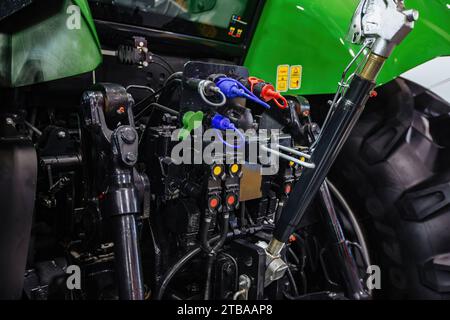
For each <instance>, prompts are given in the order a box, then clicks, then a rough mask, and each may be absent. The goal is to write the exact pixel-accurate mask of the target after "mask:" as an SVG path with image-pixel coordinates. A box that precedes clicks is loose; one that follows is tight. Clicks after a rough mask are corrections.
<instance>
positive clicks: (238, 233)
mask: <svg viewBox="0 0 450 320" xmlns="http://www.w3.org/2000/svg"><path fill="white" fill-rule="evenodd" d="M273 229H274V226H273V225H262V226H257V227H252V228H246V229H242V230H233V231H231V232H228V234H227V237H226V239H231V238H238V237H243V236H247V235H250V234H255V233H257V232H260V231H269V232H271V231H273ZM220 238H221V236H215V237H213V238H212V239H211V240H210V241H209V244H210V245H211V243H214V242H215V241H217V240H219V239H220ZM201 251H202V248H201V246H197V247H195V248H193V249H192V250H191V251H189V252H188V253H186V254H185V255H184V256H183V257H182V258H181V259H180V260H178V261H177V262H176V263H175V264H174V265H173V266H172V267H170V268H169V270H168V271H167V272H166V274H165V276H164V280H163V281H162V284H161V287H160V288H159V291H158V293H157V295H156V297H155V300H161V299H162V297H163V296H164V293H165V292H166V289H167V286H168V285H169V283H170V281H171V280H172V278H173V277H174V276H175V274H177V272H178V271H180V270H181V268H183V267H184V266H185V265H186V264H187V263H188V262H189V261H191V260H192V259H193V258H194V257H195V256H197V255H198V254H199V253H200V252H201Z"/></svg>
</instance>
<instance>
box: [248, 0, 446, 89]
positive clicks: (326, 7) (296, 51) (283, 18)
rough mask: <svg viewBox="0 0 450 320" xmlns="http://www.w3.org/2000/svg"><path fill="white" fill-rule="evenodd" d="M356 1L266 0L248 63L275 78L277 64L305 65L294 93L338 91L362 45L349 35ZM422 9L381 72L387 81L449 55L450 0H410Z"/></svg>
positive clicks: (256, 71)
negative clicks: (359, 45) (339, 83)
mask: <svg viewBox="0 0 450 320" xmlns="http://www.w3.org/2000/svg"><path fill="white" fill-rule="evenodd" d="M358 2H359V1H358V0H267V3H266V5H265V7H264V10H263V13H262V16H261V19H260V21H259V23H258V27H257V30H256V33H255V36H254V38H253V40H252V43H251V46H250V49H249V53H248V55H247V57H246V60H245V66H246V67H248V68H249V69H250V72H251V74H252V75H254V76H257V77H260V78H263V79H265V80H267V81H270V82H273V83H276V78H277V66H278V65H301V66H302V67H303V73H302V83H301V88H300V89H299V90H290V91H289V92H290V93H298V94H321V93H333V92H335V91H336V87H337V83H338V81H339V80H340V77H341V74H342V71H343V70H344V68H345V66H346V65H347V64H348V63H349V62H350V60H351V59H352V55H353V54H355V53H357V51H358V47H356V46H353V45H351V44H349V43H348V42H346V41H345V36H346V34H347V30H348V27H349V23H350V21H351V18H352V15H353V12H354V11H355V8H356V6H357V4H358ZM405 4H406V6H407V7H408V8H414V9H417V10H419V12H420V19H419V21H418V22H417V24H416V27H415V29H414V31H413V32H412V33H411V34H410V35H409V36H408V37H407V39H406V40H405V41H404V42H403V43H402V44H401V45H400V46H399V47H398V48H396V49H395V51H394V54H393V55H392V57H391V58H390V59H389V61H388V62H387V63H386V66H385V67H384V69H383V71H382V73H381V74H380V77H379V84H383V83H386V82H388V81H390V80H392V79H394V78H396V77H398V76H399V75H400V74H402V73H403V72H405V71H407V70H409V69H411V68H413V67H415V66H417V65H420V64H422V63H424V62H426V61H428V60H431V59H433V58H435V57H437V56H445V55H450V2H449V1H444V0H406V1H405Z"/></svg>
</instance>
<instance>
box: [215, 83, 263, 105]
mask: <svg viewBox="0 0 450 320" xmlns="http://www.w3.org/2000/svg"><path fill="white" fill-rule="evenodd" d="M216 86H217V87H218V88H219V89H220V91H222V93H223V94H224V95H225V96H226V97H227V98H228V99H234V98H246V99H248V100H251V101H253V102H254V103H257V104H259V105H261V106H263V107H264V108H266V109H270V105H268V104H267V103H265V102H264V101H262V100H261V99H259V98H258V97H257V96H255V95H254V94H253V93H252V92H251V91H250V90H248V89H247V88H246V87H245V86H244V85H243V84H242V83H240V82H239V81H237V80H235V79H232V78H227V77H221V78H219V79H217V80H216Z"/></svg>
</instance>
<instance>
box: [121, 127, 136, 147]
mask: <svg viewBox="0 0 450 320" xmlns="http://www.w3.org/2000/svg"><path fill="white" fill-rule="evenodd" d="M121 137H122V140H123V141H124V142H125V143H126V144H132V143H134V142H135V141H136V133H135V132H134V130H133V129H131V128H124V129H123V130H122V132H121Z"/></svg>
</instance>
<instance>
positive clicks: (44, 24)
mask: <svg viewBox="0 0 450 320" xmlns="http://www.w3.org/2000/svg"><path fill="white" fill-rule="evenodd" d="M71 5H77V6H78V7H79V8H80V13H81V14H80V19H79V20H78V21H80V25H79V26H80V28H79V29H78V28H75V29H71V28H68V27H67V21H68V19H70V18H71V16H72V15H71V13H72V12H71V11H68V7H69V6H71ZM28 9H29V8H25V9H23V11H22V12H18V13H16V14H15V15H13V16H12V17H10V18H9V19H24V17H27V15H28V14H29V15H34V13H33V12H30V10H28ZM27 10H28V12H27ZM47 12H50V13H49V14H47ZM36 16H37V17H36ZM72 17H73V16H72ZM72 21H73V20H72ZM13 25H14V29H13V30H12V31H11V30H8V32H5V31H3V30H0V64H1V66H0V85H1V86H6V87H18V86H24V85H30V84H34V83H39V82H44V81H50V80H56V79H61V78H65V77H69V76H74V75H78V74H82V73H85V72H89V71H92V70H94V69H95V68H96V67H97V66H98V65H99V64H100V63H101V62H102V55H101V47H100V42H99V40H98V36H97V33H96V31H95V26H94V21H93V18H92V16H91V13H90V10H89V5H88V3H87V0H62V1H60V3H59V4H58V5H57V7H56V8H51V10H43V12H42V13H40V14H37V15H34V17H33V18H30V22H29V23H24V24H21V23H20V21H15V20H13ZM16 26H17V27H16Z"/></svg>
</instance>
